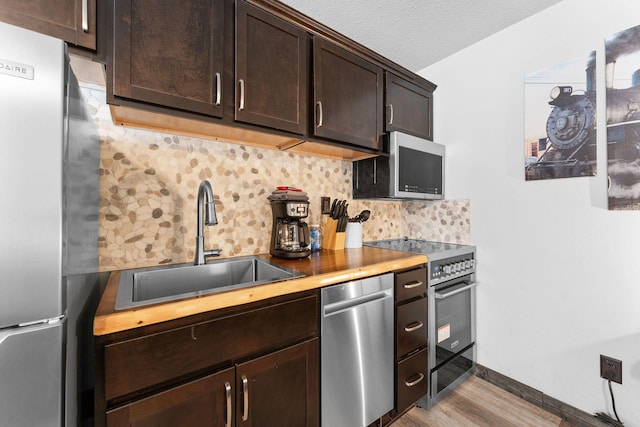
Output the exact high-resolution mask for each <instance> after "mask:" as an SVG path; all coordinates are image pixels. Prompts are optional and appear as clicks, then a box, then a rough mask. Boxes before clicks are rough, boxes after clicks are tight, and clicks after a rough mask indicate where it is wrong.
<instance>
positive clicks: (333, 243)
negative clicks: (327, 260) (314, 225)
mask: <svg viewBox="0 0 640 427" xmlns="http://www.w3.org/2000/svg"><path fill="white" fill-rule="evenodd" d="M337 227H338V220H335V219H331V218H328V219H327V222H326V224H325V226H324V233H323V234H324V238H323V239H322V240H323V242H322V247H323V248H325V249H329V250H331V251H339V250H342V249H344V239H345V234H346V233H345V232H344V231H343V232H340V233H339V232H337V231H336V229H337Z"/></svg>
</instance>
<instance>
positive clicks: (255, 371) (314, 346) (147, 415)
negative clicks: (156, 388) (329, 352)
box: [107, 338, 319, 427]
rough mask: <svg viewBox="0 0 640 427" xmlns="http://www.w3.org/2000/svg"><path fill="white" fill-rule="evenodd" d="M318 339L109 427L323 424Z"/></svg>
mask: <svg viewBox="0 0 640 427" xmlns="http://www.w3.org/2000/svg"><path fill="white" fill-rule="evenodd" d="M317 365H318V339H317V338H314V339H311V340H308V341H305V342H303V343H300V344H297V345H293V346H291V347H287V348H285V349H283V350H280V351H276V352H274V353H270V354H267V355H265V356H262V357H258V358H256V359H252V360H249V361H247V362H244V363H240V364H237V365H236V366H235V367H232V368H228V369H225V370H224V371H221V372H217V373H215V374H212V375H208V376H206V377H204V378H200V379H197V380H195V381H191V382H188V383H186V384H183V385H180V386H177V387H173V388H171V389H169V390H166V391H163V392H160V393H157V394H154V395H152V396H150V397H147V398H144V399H141V400H138V401H136V402H133V403H130V404H127V405H125V406H122V407H120V408H117V409H114V410H111V411H109V412H108V413H107V426H109V427H120V426H132V427H179V426H220V427H223V426H229V427H231V426H233V425H234V424H233V420H234V419H235V425H236V426H247V427H249V426H255V427H258V426H261V427H262V426H266V427H268V426H274V427H275V426H282V427H286V426H290V427H302V426H307V427H315V426H317V425H318V414H319V406H318V396H319V394H318V393H319V389H318V386H319V383H318V368H317Z"/></svg>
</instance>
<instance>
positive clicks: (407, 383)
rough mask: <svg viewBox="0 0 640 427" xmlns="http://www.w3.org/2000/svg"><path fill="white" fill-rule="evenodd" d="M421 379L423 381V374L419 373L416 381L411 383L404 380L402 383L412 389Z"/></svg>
mask: <svg viewBox="0 0 640 427" xmlns="http://www.w3.org/2000/svg"><path fill="white" fill-rule="evenodd" d="M423 379H424V374H423V373H421V372H419V373H418V378H417V379H416V380H413V381H409V380H406V381H405V382H404V383H405V385H406V386H407V387H413V386H414V385H416V384H418V383H419V382H420V381H422V380H423Z"/></svg>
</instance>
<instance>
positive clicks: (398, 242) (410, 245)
mask: <svg viewBox="0 0 640 427" xmlns="http://www.w3.org/2000/svg"><path fill="white" fill-rule="evenodd" d="M363 245H365V246H372V247H376V248H381V249H391V250H394V251H402V252H412V253H418V254H424V255H427V258H428V259H429V261H430V262H431V261H435V260H442V259H445V258H451V257H456V256H460V255H467V254H471V253H474V252H475V246H472V245H460V244H457V243H447V242H434V241H430V240H419V239H409V238H407V237H404V238H397V239H385V240H374V241H371V242H364V243H363Z"/></svg>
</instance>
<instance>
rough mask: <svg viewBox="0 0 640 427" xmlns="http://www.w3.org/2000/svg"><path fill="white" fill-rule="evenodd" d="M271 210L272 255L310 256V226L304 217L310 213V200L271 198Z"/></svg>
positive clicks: (288, 256) (287, 257)
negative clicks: (304, 220) (303, 219)
mask: <svg viewBox="0 0 640 427" xmlns="http://www.w3.org/2000/svg"><path fill="white" fill-rule="evenodd" d="M271 211H272V213H273V229H272V230H271V248H270V251H269V252H270V253H271V255H272V256H274V257H277V258H285V259H297V258H306V257H308V256H309V255H310V254H311V246H310V239H309V226H308V225H307V223H305V222H303V221H302V218H306V217H307V216H308V215H309V201H308V200H306V201H305V200H288V199H284V200H271Z"/></svg>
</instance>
